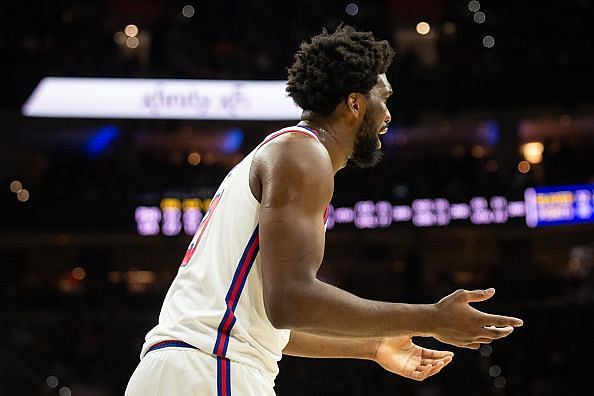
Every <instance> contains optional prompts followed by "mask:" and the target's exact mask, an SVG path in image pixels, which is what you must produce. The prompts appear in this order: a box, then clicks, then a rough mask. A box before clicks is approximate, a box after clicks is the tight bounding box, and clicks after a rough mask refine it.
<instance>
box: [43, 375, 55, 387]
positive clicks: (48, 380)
mask: <svg viewBox="0 0 594 396" xmlns="http://www.w3.org/2000/svg"><path fill="white" fill-rule="evenodd" d="M45 383H46V384H47V386H49V387H50V388H52V389H54V388H55V387H56V386H58V378H57V377H56V376H54V375H50V376H49V377H47V378H46V379H45Z"/></svg>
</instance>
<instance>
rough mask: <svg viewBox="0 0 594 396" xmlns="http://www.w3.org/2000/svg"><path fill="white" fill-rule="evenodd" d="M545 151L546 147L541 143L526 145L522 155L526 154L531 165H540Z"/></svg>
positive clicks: (525, 156) (523, 147)
mask: <svg viewBox="0 0 594 396" xmlns="http://www.w3.org/2000/svg"><path fill="white" fill-rule="evenodd" d="M543 151H544V146H543V144H542V143H540V142H531V143H526V144H525V145H523V146H522V154H524V158H525V159H526V161H528V162H530V163H531V164H540V163H541V162H542V152H543Z"/></svg>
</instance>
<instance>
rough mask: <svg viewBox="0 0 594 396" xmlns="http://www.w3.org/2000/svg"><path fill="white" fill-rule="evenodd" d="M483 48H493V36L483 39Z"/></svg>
mask: <svg viewBox="0 0 594 396" xmlns="http://www.w3.org/2000/svg"><path fill="white" fill-rule="evenodd" d="M483 46H484V47H485V48H493V47H494V46H495V39H494V38H493V36H485V37H484V38H483Z"/></svg>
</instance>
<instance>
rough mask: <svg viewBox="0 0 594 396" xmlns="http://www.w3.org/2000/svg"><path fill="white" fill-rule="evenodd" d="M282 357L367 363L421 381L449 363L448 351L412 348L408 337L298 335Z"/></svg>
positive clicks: (451, 357) (416, 346) (292, 333)
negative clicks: (347, 360) (356, 360)
mask: <svg viewBox="0 0 594 396" xmlns="http://www.w3.org/2000/svg"><path fill="white" fill-rule="evenodd" d="M283 354H285V355H291V356H299V357H307V358H350V359H363V360H371V361H375V362H376V363H378V364H379V365H380V366H382V367H383V368H384V369H386V370H387V371H390V372H392V373H394V374H398V375H401V376H403V377H406V378H411V379H414V380H418V381H422V380H424V379H426V378H429V377H430V376H432V375H435V374H437V373H439V372H440V371H441V370H442V369H443V368H444V367H445V366H447V365H448V364H449V363H450V362H451V361H452V359H453V356H454V354H453V353H452V352H449V351H436V350H432V349H428V348H423V347H420V346H418V345H415V344H414V343H413V341H412V337H411V336H400V337H392V338H333V337H323V336H317V335H314V334H309V333H303V332H299V331H292V332H291V339H290V340H289V343H288V344H287V346H286V347H285V349H284V350H283Z"/></svg>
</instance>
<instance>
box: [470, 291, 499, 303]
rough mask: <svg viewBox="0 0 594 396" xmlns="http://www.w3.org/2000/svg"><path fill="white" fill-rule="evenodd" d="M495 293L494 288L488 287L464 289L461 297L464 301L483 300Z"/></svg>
mask: <svg viewBox="0 0 594 396" xmlns="http://www.w3.org/2000/svg"><path fill="white" fill-rule="evenodd" d="M494 294H495V289H493V288H490V289H486V290H472V291H466V292H464V295H463V296H462V298H464V300H465V301H466V302H469V303H470V302H480V301H485V300H488V299H490V298H491V297H493V295H494Z"/></svg>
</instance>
